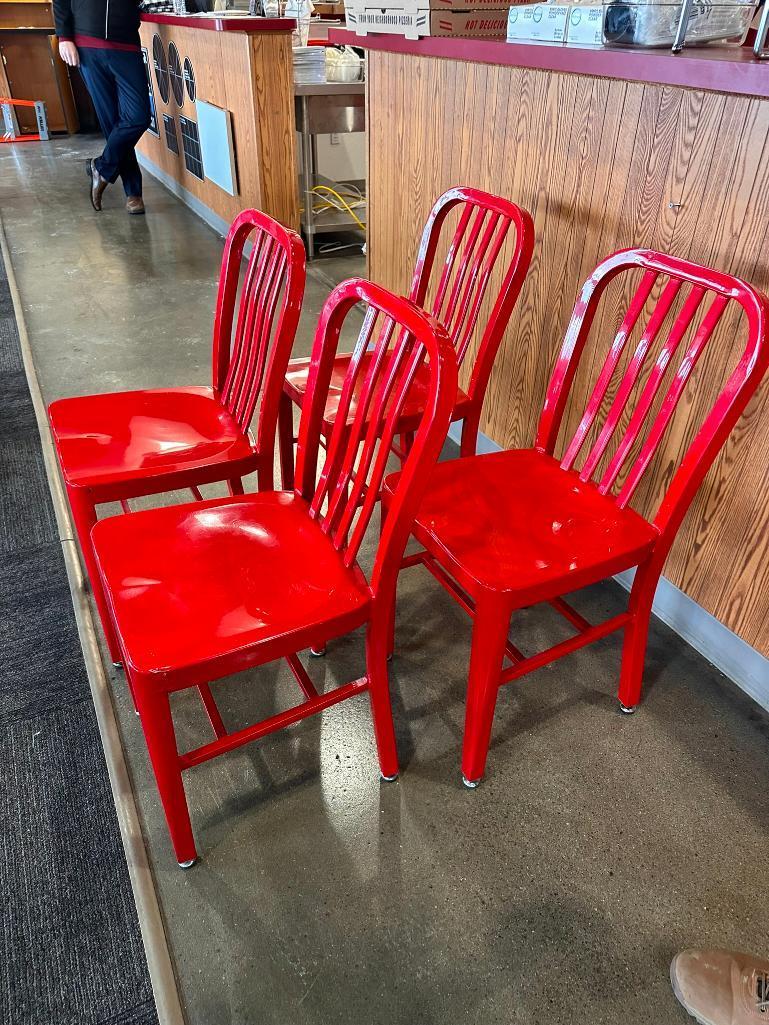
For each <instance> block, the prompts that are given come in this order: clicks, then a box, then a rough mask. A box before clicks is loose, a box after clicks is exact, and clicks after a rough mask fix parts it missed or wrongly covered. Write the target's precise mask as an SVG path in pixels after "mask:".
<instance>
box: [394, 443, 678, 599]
mask: <svg viewBox="0 0 769 1025" xmlns="http://www.w3.org/2000/svg"><path fill="white" fill-rule="evenodd" d="M398 476H399V474H391V475H390V476H389V477H387V478H386V479H385V482H384V487H385V499H387V497H388V495H389V494H390V493H391V492H392V490H393V488H394V485H395V482H396V480H397V478H398ZM413 533H414V535H415V536H416V538H417V539H418V540H419V541H420V543H421V544H423V545H424V546H425V548H427V549H428V551H429V552H430V553H431V554H432V555H433V556H435V557H436V558H437V559H438V561H439V562H440V563H442V564H443V565H445V566H446V567H447V568H448V569H449V570H450V571H451V572H452V574H453V575H454V576H455V578H456V579H457V581H458V582H459V583H460V584H461V585H462V586H463V587H464V588H465V590H467V591H468V593H470V594H471V595H472V596H473V597H475V598H477V596H478V593H479V591H480V590H490V591H504V592H505V593H506V594H508V595H509V596H511V597H513V600H514V601H515V597H516V596H517V597H518V598H519V599H520V600H521V601H525V602H527V603H528V602H535V601H536V602H539V601H543V600H546V599H548V598H551V597H555V596H558V595H562V594H567V593H568V592H569V591H572V590H576V589H578V588H580V587H584V586H585V585H586V584H589V583H594V582H595V581H597V580H602V579H604V578H605V577H607V576H609V575H611V574H613V573H618V572H620V571H621V570H623V569H628V568H629V567H630V566H635V565H637V564H638V563H639V562H640V561H641V559H642V558H643V556H644V555H645V553H647V552H648V551H650V550H651V547H652V545H653V544H654V542H655V541H656V540H657V538H658V537H659V531H658V530H657V528H655V527H653V526H651V525H650V524H649V523H647V522H646V521H645V520H644V519H643V518H642V517H641V516H639V515H638V514H637V513H636V512H634V511H633V510H632V509H620V508H618V507H617V505H616V503H615V501H614V499H613V497H612V496H609V497H607V496H606V495H602V494H601V493H600V492H599V491H598V490H597V488H596V487H595V485H593V484H590V483H588V484H584V483H582V481H580V480H579V478H578V476H577V475H576V474H575V473H571V472H567V471H565V470H562V469H561V468H560V466H559V464H558V462H557V461H556V460H555V459H553V457H552V456H549V455H545V454H544V453H541V452H537V451H535V450H534V449H513V450H510V451H504V452H493V453H491V454H489V455H484V456H474V457H471V458H468V459H455V460H451V461H449V462H445V463H439V464H438V465H437V466H436V467H435V469H434V470H433V472H432V474H431V477H430V484H429V486H428V490H427V494H426V495H425V497H424V499H423V501H422V504H421V506H420V509H419V513H418V515H417V519H416V525H415V528H414V530H413Z"/></svg>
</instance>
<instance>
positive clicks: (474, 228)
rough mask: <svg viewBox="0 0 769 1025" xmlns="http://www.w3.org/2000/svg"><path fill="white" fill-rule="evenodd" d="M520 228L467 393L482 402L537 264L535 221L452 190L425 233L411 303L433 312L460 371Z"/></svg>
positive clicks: (488, 199) (481, 195)
mask: <svg viewBox="0 0 769 1025" xmlns="http://www.w3.org/2000/svg"><path fill="white" fill-rule="evenodd" d="M457 207H459V208H460V210H459V219H458V221H457V223H456V227H455V229H454V234H453V236H452V237H451V240H450V242H449V246H448V250H447V253H446V257H445V259H444V261H443V265H442V266H441V268H440V274H436V275H435V279H434V278H433V267H434V264H435V259H436V253H437V251H438V248H439V245H440V238H441V232H442V230H443V228H444V226H445V224H446V220H447V217H448V215H449V214H450V213H451V211H452V210H455V209H456V208H457ZM511 224H512V225H514V227H515V244H514V246H513V249H512V252H511V253H510V257H509V259H508V262H507V265H506V267H505V268H504V273H503V276H502V283H501V285H500V286H499V289H498V291H497V293H496V296H495V298H494V304H493V306H492V310H491V314H490V316H489V317H488V319H487V320H486V322H485V324H484V327H483V331H482V333H481V338H480V341H479V343H478V347H477V350H476V354H475V362H474V364H473V371H472V375H471V379H470V383H469V386H468V394H469V395H470V396H471V397H472V398H474V399H476V400H477V401H478V402H479V404H480V403H482V402H483V398H484V395H485V393H486V386H487V384H488V381H489V375H490V373H491V369H492V367H493V365H494V360H495V358H496V355H497V351H498V349H499V345H500V342H501V341H502V335H503V334H504V331H505V328H506V327H507V324H508V321H509V320H510V315H511V314H512V312H513V308H514V307H515V303H516V300H517V298H518V294H519V292H520V290H521V286H522V285H523V282H524V279H525V278H526V273H527V271H528V269H529V264H530V263H531V254H532V251H533V249H534V222H533V221H532V219H531V216H530V215H529V213H528V212H527V211H526V210H522V209H521V207H519V206H516V204H515V203H511V202H510V200H508V199H501V198H500V197H499V196H492V195H490V194H489V193H488V192H482V191H481V190H480V189H472V188H466V187H457V188H454V189H449V190H448V192H444V194H443V195H442V196H441V197H440V198H439V199H438V200H437V201H436V203H435V205H434V206H433V208H432V210H431V211H430V215H429V217H428V218H427V222H426V223H425V227H424V231H423V232H422V240H421V242H420V244H419V252H418V253H417V260H416V264H415V267H414V277H413V280H412V283H411V291H410V292H409V298H410V299H411V300H412V301H413V302H415V303H416V304H417V306H421V307H422V308H423V309H428V310H429V311H430V312H431V313H432V315H433V316H434V317H435V318H436V320H438V321H440V323H441V324H443V326H444V327H445V328H446V331H447V332H448V335H449V337H450V338H451V340H452V342H453V343H454V348H455V350H456V353H457V362H458V363H459V365H460V366H462V363H463V361H464V359H465V356H466V355H467V351H468V349H469V348H470V344H471V342H472V340H473V338H474V335H475V333H476V329H477V327H478V319H479V314H480V311H481V307H482V305H483V302H484V299H485V298H486V293H487V291H488V287H489V281H490V279H491V276H492V272H493V270H494V266H495V264H496V261H497V259H498V257H499V255H500V252H501V250H502V246H503V245H504V243H505V239H506V238H507V236H508V233H509V230H510V225H511Z"/></svg>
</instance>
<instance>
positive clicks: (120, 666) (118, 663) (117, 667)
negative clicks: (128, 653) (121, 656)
mask: <svg viewBox="0 0 769 1025" xmlns="http://www.w3.org/2000/svg"><path fill="white" fill-rule="evenodd" d="M112 665H113V666H114V667H115V669H122V668H123V663H122V662H113V663H112Z"/></svg>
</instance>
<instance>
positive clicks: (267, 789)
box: [0, 139, 769, 1025]
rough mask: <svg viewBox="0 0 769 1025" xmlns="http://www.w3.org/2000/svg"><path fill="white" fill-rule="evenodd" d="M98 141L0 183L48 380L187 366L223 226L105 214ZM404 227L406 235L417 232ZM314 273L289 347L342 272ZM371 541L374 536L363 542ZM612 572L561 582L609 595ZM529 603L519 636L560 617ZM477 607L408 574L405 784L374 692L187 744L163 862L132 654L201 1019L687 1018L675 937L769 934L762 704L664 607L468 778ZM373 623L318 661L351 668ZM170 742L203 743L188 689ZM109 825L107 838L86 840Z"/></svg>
mask: <svg viewBox="0 0 769 1025" xmlns="http://www.w3.org/2000/svg"><path fill="white" fill-rule="evenodd" d="M90 152H91V147H90V146H89V143H88V140H84V139H76V140H74V141H61V142H56V143H52V144H50V145H40V146H33V145H28V146H27V147H25V148H21V147H19V148H18V149H14V148H11V147H6V148H4V152H0V207H1V208H2V213H3V218H4V221H5V225H6V231H7V233H8V237H9V241H10V246H11V250H12V258H13V263H14V267H15V269H16V274H17V276H18V280H19V286H20V290H21V293H22V298H23V301H24V305H25V310H26V315H27V324H28V329H29V333H30V337H31V343H32V347H33V350H34V355H35V360H36V363H37V367H38V372H39V376H40V380H41V384H42V388H43V392H44V394H45V396H46V398H47V399H53V398H56V397H58V396H61V395H70V394H74V393H77V392H82V391H85V390H89V391H101V390H108V389H113V388H125V387H133V386H139V385H161V384H172V383H181V382H184V383H197V382H201V383H202V382H204V381H206V379H207V376H208V366H209V341H210V323H211V312H212V306H213V299H214V294H215V282H216V273H217V265H218V260H219V256H220V252H221V241H220V240H219V239H218V238H217V237H216V236H215V235H214V234H213V233H212V232H211V231H210V230H209V229H208V228H207V227H206V226H205V225H204V224H202V223H201V222H200V221H198V220H197V219H196V218H195V216H194V215H192V214H191V213H190V212H189V211H187V210H186V209H185V208H184V207H183V206H181V205H180V204H179V203H178V202H177V201H176V200H174V199H173V198H171V197H170V196H169V195H168V194H167V193H166V192H164V190H163V189H162V188H161V187H160V186H158V185H156V184H154V183H152V182H148V183H147V187H146V198H147V205H148V215H147V217H146V219H138V218H129V217H127V216H126V215H125V214H124V212H123V210H122V208H121V206H120V203H119V197H118V196H117V195H112V196H108V199H107V201H106V204H105V210H104V211H103V213H101V214H100V215H95V214H94V213H93V212H92V211H91V209H90V207H89V206H88V202H87V198H86V193H85V188H84V186H85V178H84V175H83V172H82V160H83V159H84V158H85V157H86V156H87V155H89V154H90ZM411 242H412V240H404V245H406V246H407V247H408V246H409V245H410V244H411ZM359 263H360V261H350V262H349V263H346V262H345V261H335V262H333V263H330V264H324V269H323V270H322V271H321V272H320V274H318V273H317V272H313V274H312V275H311V279H310V283H309V286H308V296H307V303H306V313H305V317H304V319H303V323H302V329H301V330H300V337H299V338H298V340H297V348H296V351H297V352H306V351H307V349H308V346H309V338H310V331H311V324H312V321H313V319H314V317H315V316H316V314H317V311H318V309H319V307H320V304H321V303H322V300H323V297H324V295H325V294H326V292H327V290H328V285H329V282H330V281H331V280H335V279H337V278H339V277H340V276H342V275H347V274H349V273H356V272H358V271H359V270H360V267H359ZM365 558H370V549H369V551H368V552H367V553H366V555H365ZM623 599H624V592H622V591H621V590H620V588H619V587H617V586H615V585H613V584H610V585H606V586H603V587H599V588H593V589H591V590H589V591H588V592H584V593H582V594H581V595H579V596H577V597H576V598H575V604H577V605H578V607H579V608H580V609H581V610H582V611H584V612H585V613H586V614H590V615H593V616H596V617H597V616H599V615H602V614H603V615H605V614H607V613H609V612H611V611H613V610H615V609H617V608H618V607H619V605H620V603H621V602H622V601H623ZM561 629H562V628H561V626H560V624H559V623H557V622H554V621H552V620H551V619H550V618H549V617H548V616H547V615H546V614H540V613H537V612H526V613H523V614H522V615H521V616H520V617H519V619H518V621H517V622H516V624H514V636H515V637H516V640H517V643H519V644H520V645H521V646H522V647H524V648H525V649H526V650H534V649H535V648H536V647H537V646H538V645H541V644H543V643H545V642H547V641H549V642H551V643H552V641H553V640H554V639H558V638H559V637H560V636H561ZM469 635H470V631H469V624H468V622H467V620H466V619H465V617H464V615H463V614H462V613H461V611H460V610H458V609H457V608H456V607H455V606H454V605H453V604H452V603H451V602H450V601H449V600H448V599H447V598H446V596H445V595H444V594H443V592H442V591H441V590H440V588H439V587H438V586H437V585H436V584H435V583H434V582H433V581H432V580H431V579H430V578H429V577H428V576H427V575H426V574H425V573H424V572H423V571H422V570H411V571H409V572H408V573H406V574H404V575H403V577H402V580H401V586H400V590H399V609H398V651H397V655H396V658H395V661H394V662H393V664H392V674H391V675H392V687H393V697H394V704H395V714H396V721H397V728H398V740H399V747H400V752H401V757H402V775H401V778H400V780H399V782H397V783H395V784H389V785H383V784H381V783H380V781H379V776H378V773H377V766H376V760H375V755H374V750H373V743H372V736H371V722H370V716H369V712H368V708H367V704H366V701H365V698H361V699H357V700H355V701H349V702H346V703H345V704H343V705H341V706H337V707H336V708H334V709H332V710H330V711H329V712H327V713H325V714H324V715H323V716H322V717H321V718H319V719H315V720H313V721H310V722H306V723H304V724H302V725H301V726H298V727H295V728H292V729H291V730H289V731H286V732H284V733H283V734H281V735H278V736H274V737H271V738H269V739H267V740H265V741H263V742H261V743H258V744H255V745H252V746H250V747H248V748H245V749H241V750H240V751H238V752H236V753H234V754H233V755H231V756H229V757H226V758H221V759H218V760H217V761H215V762H213V763H208V764H207V765H204V766H201V767H199V768H198V769H196V770H194V771H193V772H191V773H190V774H189V775H188V777H187V790H188V795H189V799H190V804H191V807H192V813H193V824H194V827H195V830H196V836H197V841H198V846H199V849H200V852H201V855H202V859H201V861H200V862H199V864H198V865H196V866H195V867H194V868H193V869H191V870H190V871H188V872H182V871H180V870H179V869H178V868H177V867H176V864H175V862H174V860H173V857H172V855H171V851H170V847H169V844H168V841H167V836H166V832H165V827H164V822H163V818H162V815H161V812H160V807H159V802H158V799H157V796H156V792H155V790H154V786H153V782H152V778H151V775H150V771H149V767H148V762H147V757H146V752H145V748H144V745H143V738H142V735H141V730H140V726H139V723H138V720H137V719H136V717H135V716H134V715H133V714H132V712H131V710H130V706H129V703H128V700H127V695H126V688H125V683H124V680H123V679H122V677H121V676H120V674H116V675H114V676H113V681H112V682H113V687H114V693H115V698H116V702H117V704H118V707H119V712H120V719H121V728H122V731H123V740H124V745H125V749H126V754H127V758H128V761H129V765H130V769H131V773H132V776H133V780H134V784H135V788H136V793H137V798H138V801H139V805H140V810H141V814H142V818H143V826H144V831H145V837H146V842H147V845H148V848H149V851H150V856H151V859H152V863H153V866H154V871H155V875H156V880H157V885H158V889H159V893H160V898H161V901H162V907H163V913H164V916H165V920H166V924H167V931H168V936H169V940H170V943H171V947H172V951H173V956H174V960H175V965H176V969H177V974H178V980H179V985H180V989H181V993H182V998H183V1002H184V1006H185V1009H186V1014H187V1018H188V1021H189V1023H190V1025H252V1023H253V1025H290V1023H301V1025H310V1023H312V1025H316V1023H317V1025H323V1023H336V1022H338V1023H350V1025H352V1023H355V1025H359V1023H362V1025H379V1023H382V1025H384V1023H388V1025H397V1023H403V1025H412V1023H431V1025H432V1023H435V1025H438V1023H440V1025H443V1023H447V1022H450V1023H465V1022H466V1023H478V1025H480V1023H483V1025H496V1023H500V1025H502V1023H505V1025H509V1023H521V1025H523V1023H526V1025H539V1023H542V1025H546V1023H547V1025H551V1023H561V1022H563V1023H569V1025H571V1023H574V1022H585V1023H591V1025H597V1023H603V1022H606V1023H613V1025H616V1023H619V1022H622V1023H623V1025H624V1023H629V1025H660V1023H662V1022H683V1021H685V1020H686V1016H685V1014H684V1012H683V1011H682V1010H681V1009H680V1008H679V1006H678V1004H677V1003H676V1001H675V999H674V997H673V995H672V992H671V990H670V985H669V980H668V965H669V962H670V959H671V957H672V956H673V954H674V953H675V952H676V951H677V950H678V949H680V948H681V947H684V946H690V945H725V946H736V947H740V948H747V949H751V950H754V951H756V952H764V953H766V952H769V917H768V916H767V913H766V880H767V878H768V877H769V844H768V843H767V839H768V835H769V834H768V826H769V721H768V720H767V717H766V716H765V715H764V714H763V713H761V712H760V711H759V710H758V709H756V708H755V706H753V705H751V704H750V702H749V701H748V700H747V699H745V698H744V697H743V696H742V695H741V694H740V693H739V692H738V691H737V690H736V688H734V687H733V686H732V685H731V684H730V683H729V682H728V681H727V680H725V678H724V677H723V676H721V675H720V674H719V673H718V672H717V671H716V670H714V669H713V668H712V667H711V666H710V665H708V664H707V663H706V662H705V661H704V660H703V659H701V658H700V657H699V656H698V655H697V654H696V653H695V652H693V651H692V650H691V649H690V648H689V647H687V645H686V644H684V643H683V642H682V641H681V640H680V639H678V638H677V637H676V636H675V635H674V634H673V633H672V632H671V631H669V630H668V629H667V628H666V627H664V626H663V625H662V624H659V623H657V624H655V625H654V627H653V629H652V632H651V638H650V644H649V655H648V669H647V674H646V684H647V688H646V695H645V700H644V703H643V705H642V707H641V708H640V709H639V711H638V712H637V714H636V715H635V716H633V717H631V718H625V717H622V716H621V715H620V714H619V713H618V710H617V704H616V701H615V698H614V689H615V686H616V680H617V669H618V655H619V645H618V642H617V640H616V639H608V640H606V641H604V642H602V643H600V644H598V645H596V646H594V647H593V648H592V649H588V650H584V651H582V652H579V653H577V654H575V655H573V656H571V657H570V658H569V659H568V660H565V661H562V662H560V663H558V664H557V665H556V666H553V667H549V668H546V669H543V670H541V671H540V672H539V673H537V674H536V675H535V676H533V677H530V678H529V680H528V682H526V683H524V684H523V685H519V686H518V687H516V688H508V689H507V690H505V691H504V692H503V693H502V695H501V698H500V701H499V707H498V713H497V718H496V724H495V730H494V740H493V748H492V751H491V755H490V761H489V770H488V775H487V778H486V780H485V782H484V783H483V785H482V786H481V787H480V788H479V789H478V790H477V791H475V792H469V791H466V790H464V789H463V788H462V786H461V784H460V778H459V745H460V739H461V734H462V719H463V687H464V680H465V674H466V669H467V657H468V645H469ZM362 666H363V651H362V643H361V637H360V636H359V635H354V636H352V637H350V638H348V639H346V640H344V641H341V642H337V643H335V644H333V645H332V646H330V648H329V652H328V655H327V657H326V658H325V659H320V660H313V661H312V663H311V664H310V666H309V668H310V672H311V673H312V675H313V676H314V677H315V678H317V680H318V681H319V682H320V683H321V684H324V685H330V684H331V683H333V682H334V681H336V680H340V681H341V680H344V679H349V678H352V677H353V676H357V675H359V674H360V672H361V670H362ZM214 691H215V694H216V696H217V699H218V700H219V701H220V704H221V707H222V709H223V713H224V717H225V720H226V722H227V723H228V724H229V725H231V726H235V725H241V724H244V723H245V722H247V721H249V720H253V719H255V718H258V717H261V716H263V715H265V714H269V713H270V712H272V711H274V710H276V709H277V708H279V707H285V705H286V704H287V703H288V702H293V701H295V700H296V697H297V695H296V694H295V693H294V691H295V685H294V684H292V678H291V676H290V674H289V673H288V672H287V671H286V670H285V668H284V667H282V666H269V667H266V668H264V669H262V670H260V671H258V672H254V673H249V674H244V675H243V676H241V677H238V678H237V679H232V680H227V681H222V682H220V683H219V684H217V685H215V687H214ZM176 714H177V723H178V732H179V739H180V744H181V746H182V747H186V746H191V745H192V744H194V743H198V742H200V741H201V740H204V739H207V738H208V734H207V730H206V722H205V718H204V715H203V712H202V709H201V707H200V706H199V704H198V702H197V701H196V699H194V698H193V697H191V696H184V695H182V696H180V697H179V700H178V701H177V703H176ZM95 842H98V838H95Z"/></svg>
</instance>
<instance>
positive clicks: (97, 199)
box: [85, 159, 109, 210]
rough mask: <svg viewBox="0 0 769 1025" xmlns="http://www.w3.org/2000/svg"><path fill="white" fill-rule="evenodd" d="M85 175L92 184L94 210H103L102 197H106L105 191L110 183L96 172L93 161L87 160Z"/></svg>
mask: <svg viewBox="0 0 769 1025" xmlns="http://www.w3.org/2000/svg"><path fill="white" fill-rule="evenodd" d="M85 173H86V174H87V175H88V179H89V181H90V182H91V206H92V207H93V208H94V210H101V197H102V196H103V195H104V190H105V189H106V188H107V186H108V185H109V182H108V181H107V179H106V178H102V176H101V175H100V174H99V172H98V171H97V170H96V165H95V164H94V162H93V159H89V160H86V163H85Z"/></svg>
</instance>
